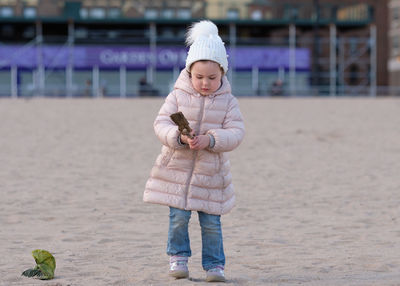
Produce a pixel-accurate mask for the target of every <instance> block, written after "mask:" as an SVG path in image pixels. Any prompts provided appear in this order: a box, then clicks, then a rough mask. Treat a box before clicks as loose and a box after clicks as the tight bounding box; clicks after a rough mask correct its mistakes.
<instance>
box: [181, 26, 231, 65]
mask: <svg viewBox="0 0 400 286" xmlns="http://www.w3.org/2000/svg"><path fill="white" fill-rule="evenodd" d="M186 45H188V46H189V45H190V48H189V52H188V56H187V58H186V70H187V71H189V72H190V67H191V66H192V64H193V63H195V62H197V61H200V60H209V61H214V62H216V63H218V64H219V65H220V66H221V67H222V69H223V70H224V72H225V73H226V72H227V71H228V56H227V54H226V49H225V44H224V42H223V41H222V39H221V37H220V36H219V35H218V28H217V26H216V25H215V24H214V23H213V22H211V21H207V20H203V21H200V22H197V23H195V24H193V25H192V26H191V27H190V28H189V30H188V31H187V33H186Z"/></svg>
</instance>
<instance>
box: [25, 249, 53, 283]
mask: <svg viewBox="0 0 400 286" xmlns="http://www.w3.org/2000/svg"><path fill="white" fill-rule="evenodd" d="M32 256H33V258H34V259H35V261H36V267H35V268H34V269H28V270H25V271H24V272H22V275H24V276H27V277H35V276H36V277H38V278H39V279H41V280H49V279H53V278H54V271H55V269H56V260H55V259H54V257H53V255H51V253H50V252H48V251H46V250H42V249H36V250H34V251H32Z"/></svg>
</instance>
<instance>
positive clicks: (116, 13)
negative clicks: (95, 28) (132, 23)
mask: <svg viewBox="0 0 400 286" xmlns="http://www.w3.org/2000/svg"><path fill="white" fill-rule="evenodd" d="M108 17H109V18H119V17H121V10H120V9H119V8H110V9H108Z"/></svg>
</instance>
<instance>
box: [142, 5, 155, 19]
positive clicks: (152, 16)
mask: <svg viewBox="0 0 400 286" xmlns="http://www.w3.org/2000/svg"><path fill="white" fill-rule="evenodd" d="M157 16H158V11H157V9H155V8H147V9H146V11H144V17H145V18H146V19H156V18H157Z"/></svg>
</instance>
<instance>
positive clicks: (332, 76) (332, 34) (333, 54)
mask: <svg viewBox="0 0 400 286" xmlns="http://www.w3.org/2000/svg"><path fill="white" fill-rule="evenodd" d="M330 38H331V39H330V41H329V43H330V48H329V49H330V56H329V62H330V92H329V93H330V95H331V96H336V77H337V73H336V46H337V41H336V25H335V24H331V25H330Z"/></svg>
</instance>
